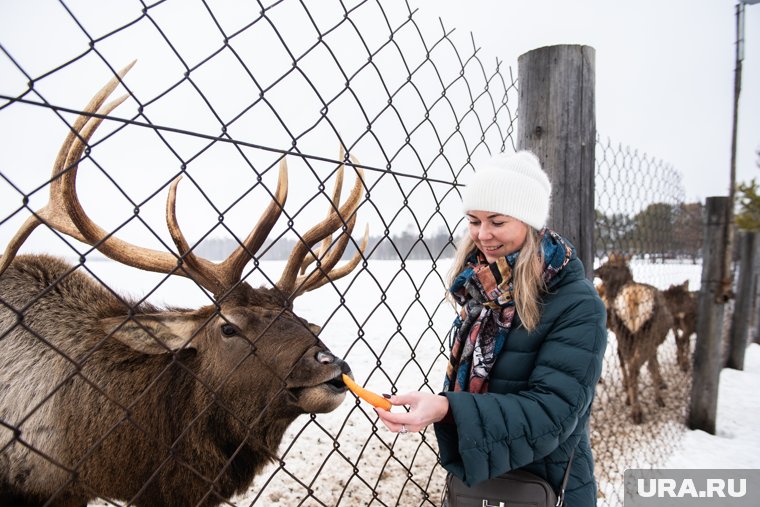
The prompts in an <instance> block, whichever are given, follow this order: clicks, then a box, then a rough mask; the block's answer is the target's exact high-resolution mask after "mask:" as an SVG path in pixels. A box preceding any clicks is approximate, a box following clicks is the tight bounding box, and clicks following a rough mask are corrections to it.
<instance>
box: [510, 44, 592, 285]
mask: <svg viewBox="0 0 760 507" xmlns="http://www.w3.org/2000/svg"><path fill="white" fill-rule="evenodd" d="M517 63H518V80H519V92H520V93H519V97H520V98H519V101H518V107H517V110H518V111H519V119H518V122H517V124H518V126H517V145H518V148H520V149H527V150H531V151H533V152H534V153H535V154H536V155H537V156H538V157H539V158H540V159H541V163H542V165H543V166H544V168H545V169H546V172H547V173H548V174H549V178H550V179H551V181H552V185H553V189H554V190H553V195H552V206H551V212H550V215H549V226H550V227H552V228H553V229H555V230H557V232H559V233H561V234H562V235H563V236H565V237H567V238H568V239H569V240H570V241H571V242H572V243H573V244H574V245H575V247H576V249H577V251H578V256H579V257H580V259H581V261H582V262H583V264H584V266H585V267H586V275H587V276H588V277H589V278H591V277H592V276H593V275H592V272H593V261H594V250H593V247H594V238H593V236H594V216H595V215H594V170H595V165H594V155H595V148H596V110H595V90H594V83H595V51H594V48H592V47H590V46H579V45H558V46H548V47H544V48H538V49H534V50H532V51H529V52H527V53H524V54H523V55H521V56H520V57H519V59H518V61H517Z"/></svg>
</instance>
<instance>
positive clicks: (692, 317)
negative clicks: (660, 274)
mask: <svg viewBox="0 0 760 507" xmlns="http://www.w3.org/2000/svg"><path fill="white" fill-rule="evenodd" d="M663 295H664V296H665V302H666V303H667V305H668V309H669V310H670V313H672V314H673V334H674V335H675V338H676V353H677V356H678V366H679V367H680V368H681V370H682V371H684V372H687V371H689V366H690V365H691V341H690V339H691V335H692V334H694V333H695V332H696V331H697V294H696V292H692V291H689V281H688V280H686V281H685V282H683V283H682V284H675V285H671V286H670V287H668V288H667V289H665V290H664V291H663Z"/></svg>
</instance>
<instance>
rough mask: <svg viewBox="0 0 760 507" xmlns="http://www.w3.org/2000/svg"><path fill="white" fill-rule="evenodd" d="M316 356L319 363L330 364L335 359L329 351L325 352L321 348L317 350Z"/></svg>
mask: <svg viewBox="0 0 760 507" xmlns="http://www.w3.org/2000/svg"><path fill="white" fill-rule="evenodd" d="M316 358H317V362H318V363H319V364H332V363H334V362H335V360H336V359H337V358H336V357H335V356H334V355H332V354H331V353H330V352H325V351H323V350H320V351H319V352H317V355H316Z"/></svg>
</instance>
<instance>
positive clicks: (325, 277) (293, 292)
mask: <svg viewBox="0 0 760 507" xmlns="http://www.w3.org/2000/svg"><path fill="white" fill-rule="evenodd" d="M340 156H341V160H342V159H343V157H344V152H343V147H342V146H341V154H340ZM351 162H352V163H353V164H354V166H357V165H358V164H359V161H358V160H356V159H355V158H354V157H353V156H351ZM343 168H344V166H343V164H340V167H339V168H338V173H337V174H336V177H335V188H334V190H333V196H332V199H331V202H330V206H329V209H328V213H327V217H326V218H325V219H324V220H322V221H321V222H320V223H318V224H317V225H315V226H314V227H312V228H311V229H309V230H308V231H306V233H305V234H304V235H303V236H301V238H300V240H299V241H298V243H297V244H296V246H295V247H294V248H293V251H292V252H291V253H290V256H289V257H288V262H287V264H286V265H285V269H284V270H283V273H282V276H281V277H280V280H279V281H278V282H277V287H278V288H279V289H280V290H281V291H283V292H285V293H286V294H290V297H291V298H293V299H294V298H296V297H297V296H299V295H300V294H303V293H304V292H308V291H310V290H313V289H316V288H317V287H321V286H322V285H324V284H325V283H327V282H329V281H331V280H337V279H338V278H341V277H343V276H345V275H347V274H348V273H350V272H351V271H352V270H353V269H354V268H355V267H356V266H357V265H358V264H359V261H360V260H361V259H362V255H363V254H364V250H365V249H366V248H367V243H368V240H369V228H368V227H366V226H365V228H364V237H363V239H362V243H361V245H360V247H359V250H358V251H357V252H356V253H355V254H354V256H353V257H352V258H351V260H350V261H348V262H347V263H346V264H345V265H343V266H341V267H340V268H336V269H333V268H335V265H336V264H337V263H338V261H339V260H340V258H341V256H342V255H343V252H344V251H345V249H346V246H347V245H348V240H349V238H350V237H351V233H352V232H353V230H354V226H355V225H356V211H357V209H358V208H359V200H360V198H361V191H362V187H363V186H362V180H363V179H364V171H363V170H362V169H361V168H359V167H356V182H355V183H354V187H353V189H351V194H350V195H349V196H348V199H347V200H346V202H345V203H343V206H341V207H340V208H338V204H339V202H340V193H341V187H342V185H343ZM344 217H348V219H347V220H346V219H345V218H344ZM343 224H345V230H344V231H343V232H342V233H341V235H340V237H339V238H338V239H337V240H336V241H335V242H334V243H333V241H332V234H333V232H335V231H337V229H338V228H339V227H341V226H342V225H343ZM319 241H322V245H321V246H320V248H319V250H318V251H317V252H316V253H313V252H311V247H312V246H314V245H315V244H317V243H318V242H319ZM310 253H311V257H309V258H308V259H306V260H304V259H305V258H306V256H307V255H308V254H310ZM314 261H317V267H315V268H314V269H313V270H312V271H311V272H310V273H309V274H307V275H304V274H303V273H305V271H306V268H307V267H308V266H309V264H311V263H312V262H314ZM299 269H300V271H301V273H302V275H301V276H298V271H299Z"/></svg>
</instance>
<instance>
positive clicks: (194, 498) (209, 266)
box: [0, 65, 367, 507]
mask: <svg viewBox="0 0 760 507" xmlns="http://www.w3.org/2000/svg"><path fill="white" fill-rule="evenodd" d="M130 67H131V65H130V66H129V67H127V68H125V69H124V70H123V71H121V72H120V73H119V75H118V77H114V79H112V80H111V81H110V82H109V83H108V84H107V85H106V86H105V87H104V88H103V89H101V90H100V91H99V92H98V94H97V95H96V96H95V97H94V98H93V99H92V100H91V101H90V103H89V104H88V105H87V106H86V108H85V109H84V112H83V114H81V115H80V116H79V117H78V118H77V120H76V121H75V123H74V124H73V126H72V128H71V132H70V133H69V134H68V136H67V137H66V139H65V141H64V142H63V145H62V146H61V149H60V152H59V154H58V156H57V159H56V161H55V163H54V167H53V175H52V178H51V182H50V198H49V202H48V204H47V205H46V206H45V207H44V208H42V209H41V210H39V211H38V212H37V213H35V214H33V215H32V216H31V217H30V218H29V219H28V220H27V221H26V222H25V223H24V224H23V225H22V227H21V228H20V230H19V231H18V232H17V233H16V235H15V237H14V238H13V239H12V240H11V241H10V243H9V244H8V247H7V249H6V250H5V253H4V255H3V257H2V259H0V386H2V388H0V505H23V506H32V505H43V504H44V505H48V506H62V507H69V506H72V507H73V506H76V507H79V506H84V505H86V504H87V502H88V501H90V500H92V499H94V498H97V497H101V498H106V499H110V500H123V501H127V502H129V505H136V506H158V505H161V506H189V505H197V506H201V505H202V506H212V505H218V504H220V503H222V502H224V501H226V500H227V499H228V498H230V497H231V496H232V495H234V494H236V493H240V492H242V491H244V490H245V489H246V488H247V486H249V484H250V483H251V482H252V480H253V478H254V476H255V475H256V474H257V473H258V472H260V470H261V469H262V468H263V467H264V466H265V465H266V464H267V463H268V462H270V461H271V460H272V459H275V458H276V456H277V449H278V447H279V444H280V441H281V439H282V437H283V434H284V432H285V430H286V428H287V427H288V426H289V425H290V424H291V423H292V422H293V421H294V420H295V418H296V417H297V416H299V415H300V414H304V413H317V412H329V411H331V410H334V409H335V408H336V407H338V406H339V405H340V403H341V402H342V401H343V400H344V398H345V392H346V387H345V385H344V383H343V382H342V381H341V374H343V373H347V374H350V371H351V370H350V368H349V366H348V365H347V364H346V363H345V362H344V361H343V360H341V359H340V358H338V357H336V356H335V355H333V354H332V353H331V352H330V350H329V349H328V348H327V347H326V346H325V345H324V344H323V343H322V342H321V341H320V340H319V338H318V337H317V336H316V333H318V332H319V327H318V326H315V325H312V324H309V323H308V322H307V321H305V320H304V319H302V318H300V317H298V316H297V315H296V314H295V313H293V299H294V298H296V297H297V296H299V295H300V294H303V293H304V292H306V291H310V290H312V289H315V288H317V287H319V286H321V285H322V284H324V283H326V282H328V281H330V280H335V279H336V278H339V277H341V276H344V275H346V274H347V273H349V272H350V271H351V270H352V269H354V268H355V267H356V265H357V264H358V262H359V260H360V259H361V257H362V254H363V252H364V249H365V248H366V244H367V231H366V230H365V234H364V240H363V242H362V245H361V246H360V248H359V251H358V252H357V253H356V255H355V256H354V257H353V258H352V259H351V260H350V261H348V263H346V264H345V265H343V266H340V267H336V266H337V264H338V262H339V260H340V257H341V255H342V253H343V251H344V250H345V248H346V245H347V243H348V240H349V238H350V235H351V233H352V231H353V228H354V225H355V223H356V211H357V208H358V205H359V201H360V197H361V194H362V175H363V173H362V171H361V170H360V169H357V178H356V183H355V185H354V187H353V190H352V191H351V193H350V195H349V196H348V198H347V200H346V202H345V203H344V204H342V205H340V203H339V201H340V197H339V194H340V185H338V184H337V183H336V188H335V191H334V195H333V197H332V200H333V206H332V211H331V212H330V213H329V214H328V216H327V218H326V219H324V220H323V221H322V222H320V223H319V224H317V225H316V226H315V227H313V228H312V229H310V230H309V231H307V232H306V233H305V234H303V235H302V236H301V238H302V239H301V242H300V243H299V244H298V245H297V246H296V247H295V248H294V250H293V252H292V253H291V255H290V257H289V259H288V261H287V264H286V266H285V268H284V271H283V273H282V276H281V278H280V279H279V281H278V282H277V284H276V287H273V288H263V287H262V288H253V287H251V286H250V285H249V284H248V283H246V282H245V281H243V280H242V278H243V276H242V275H243V271H244V267H245V265H246V264H247V263H248V261H249V260H251V258H252V257H253V255H254V254H255V253H256V251H257V250H258V249H259V248H260V247H261V245H262V244H263V242H264V240H265V239H266V237H267V235H268V234H269V231H270V230H271V228H272V227H273V226H274V224H275V222H276V221H277V219H278V217H279V215H280V213H281V212H282V207H283V205H284V203H285V199H286V196H287V190H288V183H287V165H286V162H285V160H284V159H283V160H282V161H281V162H280V168H279V179H278V182H277V188H276V190H275V193H274V198H273V200H272V202H271V203H270V204H269V206H268V207H267V208H266V210H265V211H264V213H263V214H262V216H261V217H260V219H259V220H258V222H257V224H256V225H255V227H254V228H253V230H252V231H251V232H250V234H249V235H248V236H247V237H246V238H245V240H244V241H243V242H242V243H241V244H240V245H239V247H238V248H237V249H236V250H235V251H234V252H233V253H232V254H231V255H230V256H229V257H228V258H227V259H226V260H224V261H223V262H221V263H219V264H215V263H213V262H210V261H208V260H205V259H202V258H199V257H197V256H195V255H194V253H193V252H192V250H190V248H189V246H188V242H187V241H186V239H185V237H184V236H183V234H182V232H181V230H180V227H179V224H178V223H177V218H176V213H175V201H176V191H177V184H178V182H179V179H176V180H175V181H174V182H173V183H172V184H171V187H170V190H169V196H168V199H167V212H166V218H167V224H168V228H169V231H170V234H171V237H172V240H173V242H174V244H175V245H176V247H177V250H178V251H177V253H176V254H173V253H169V252H165V251H155V250H150V249H147V248H144V247H140V246H137V245H133V244H130V243H127V242H125V241H122V240H120V239H118V238H116V237H114V236H113V235H111V234H108V233H107V232H106V231H104V230H103V229H101V228H100V227H99V226H98V225H97V224H96V223H95V222H93V221H92V220H91V219H90V217H89V216H88V215H87V214H86V213H85V211H84V210H83V209H82V206H81V204H80V202H79V199H78V197H77V192H76V175H77V166H78V163H79V161H80V159H81V158H82V153H83V151H84V149H85V147H86V146H87V143H88V142H89V140H90V138H91V137H92V135H93V133H94V132H95V130H96V129H97V128H98V126H99V125H100V123H101V121H102V119H103V118H104V117H105V116H106V115H108V114H109V113H110V112H111V111H112V110H113V109H114V108H115V107H117V106H118V105H119V104H120V103H121V102H123V101H124V100H125V99H126V97H122V98H120V99H117V100H115V101H113V102H111V103H109V104H107V105H103V104H104V102H105V101H106V99H107V98H108V96H109V95H110V94H111V93H112V92H113V90H114V89H115V88H116V87H117V86H118V84H119V82H120V80H121V78H122V77H123V76H124V75H125V74H126V72H127V71H128V70H129V68H130ZM356 163H357V162H356V161H354V164H356ZM342 170H343V167H342V165H341V167H340V169H339V177H338V178H336V179H341V178H342ZM40 223H45V224H46V225H47V226H48V227H51V228H53V229H55V230H56V231H58V232H59V233H61V234H65V235H68V236H71V237H72V238H75V239H77V240H79V241H81V242H83V243H85V244H88V245H91V246H93V247H95V248H97V249H98V250H99V251H100V252H102V253H103V254H104V255H105V256H107V257H109V258H111V259H113V260H115V261H118V262H120V263H123V264H125V265H128V266H131V267H135V268H138V269H142V270H150V271H155V272H159V273H166V274H169V275H178V276H183V277H188V278H190V279H192V280H194V281H195V282H197V283H198V284H199V285H201V286H202V287H204V288H205V289H207V290H208V291H209V292H210V293H211V294H213V297H214V302H213V304H210V305H208V306H204V307H202V308H198V309H195V310H189V309H160V308H157V307H155V306H153V305H150V304H148V303H135V302H133V301H130V300H129V299H127V298H125V297H122V296H119V295H117V294H116V293H114V292H113V291H111V290H110V289H108V288H107V287H104V286H103V285H101V284H100V283H99V282H98V281H96V280H95V279H94V278H92V277H90V276H88V275H86V274H85V273H83V270H81V269H79V268H78V267H77V266H74V265H71V264H68V263H66V262H65V261H63V260H61V259H58V258H55V257H52V256H49V255H18V256H17V255H16V254H17V252H18V250H19V248H20V247H21V245H22V244H23V243H24V241H25V240H26V238H27V237H28V236H29V234H31V233H32V231H33V230H34V229H35V227H36V226H37V225H39V224H40ZM341 227H343V228H344V231H343V232H342V234H341V235H340V236H339V237H338V239H337V240H335V241H334V242H332V240H331V239H329V240H328V239H327V238H331V237H332V234H333V233H334V232H335V231H336V230H338V229H339V228H341ZM320 241H326V243H323V245H327V248H324V247H323V248H320V249H319V251H318V252H316V253H314V252H312V251H311V247H312V246H314V245H316V244H317V243H318V242H320ZM307 256H316V257H319V262H318V263H317V267H316V268H314V269H312V270H310V271H309V272H308V273H304V274H300V275H299V269H300V268H301V266H303V265H308V261H306V260H305V258H307ZM309 258H310V257H309Z"/></svg>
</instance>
